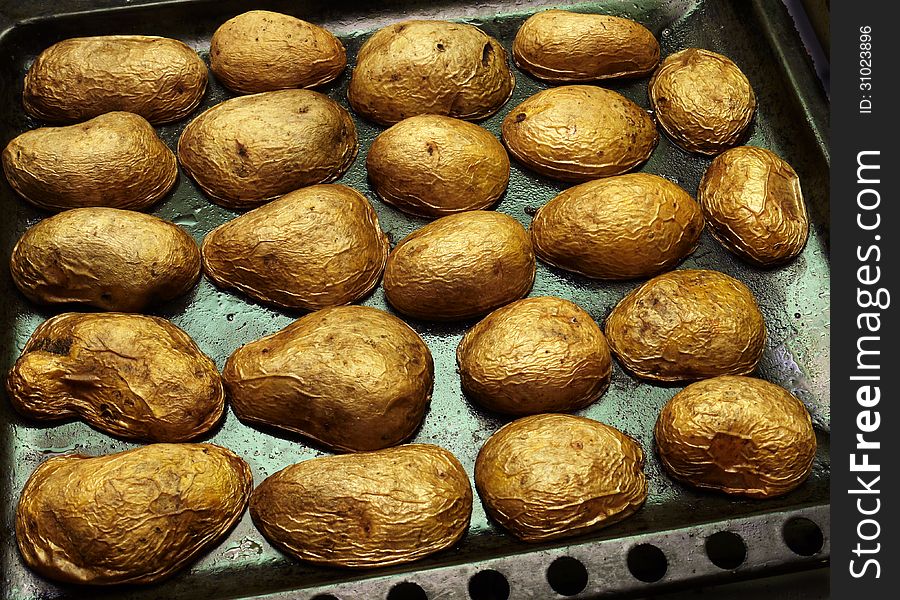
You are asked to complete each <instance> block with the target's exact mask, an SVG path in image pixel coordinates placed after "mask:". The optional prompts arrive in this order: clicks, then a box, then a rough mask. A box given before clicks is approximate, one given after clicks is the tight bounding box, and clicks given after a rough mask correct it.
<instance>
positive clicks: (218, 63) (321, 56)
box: [209, 10, 347, 94]
mask: <svg viewBox="0 0 900 600" xmlns="http://www.w3.org/2000/svg"><path fill="white" fill-rule="evenodd" d="M209 62H210V68H211V69H212V72H213V74H215V76H216V77H217V78H218V79H219V80H220V81H221V82H222V83H223V84H224V85H225V87H227V88H228V89H230V90H233V91H235V92H238V93H240V94H255V93H257V92H270V91H273V90H282V89H288V88H313V87H318V86H320V85H323V84H325V83H328V82H329V81H332V80H334V79H335V78H337V77H338V76H339V75H340V74H341V72H343V70H344V67H346V66H347V52H346V51H345V50H344V45H343V44H341V42H340V40H338V39H337V38H336V37H334V35H332V34H331V32H329V31H327V30H325V29H323V28H321V27H319V26H318V25H313V24H312V23H308V22H306V21H303V20H301V19H297V18H295V17H291V16H289V15H284V14H281V13H277V12H271V11H268V10H251V11H249V12H245V13H242V14H240V15H238V16H236V17H234V18H232V19H229V20H227V21H225V22H224V23H223V24H222V25H221V26H220V27H219V28H218V29H216V32H215V33H214V34H213V36H212V39H211V40H210V44H209Z"/></svg>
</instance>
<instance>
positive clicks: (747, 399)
mask: <svg viewBox="0 0 900 600" xmlns="http://www.w3.org/2000/svg"><path fill="white" fill-rule="evenodd" d="M654 434H655V437H656V446H657V449H658V450H659V458H660V460H661V461H662V463H663V466H665V468H666V470H667V471H668V472H669V474H670V475H671V476H672V477H673V478H675V479H677V480H679V481H682V482H684V483H687V484H688V485H693V486H696V487H699V488H704V489H710V490H717V491H720V492H725V493H726V494H735V495H739V496H750V497H751V498H771V497H773V496H780V495H782V494H786V493H788V492H789V491H791V490H793V489H794V488H796V487H797V486H799V485H800V484H801V483H803V481H804V480H805V479H806V477H807V476H808V475H809V472H810V470H811V469H812V463H813V458H815V456H816V434H815V432H814V431H813V427H812V421H811V420H810V417H809V413H808V412H807V411H806V407H805V406H803V403H802V402H800V401H799V400H798V399H797V398H795V397H794V396H793V395H791V393H790V392H788V391H787V390H785V389H784V388H781V387H779V386H777V385H775V384H772V383H769V382H767V381H763V380H761V379H754V378H752V377H733V376H727V375H726V376H722V377H715V378H713V379H706V380H704V381H698V382H696V383H692V384H691V385H689V386H687V387H686V388H684V389H683V390H681V391H680V392H678V393H677V394H675V396H674V397H673V398H672V399H671V400H669V402H668V403H667V404H666V405H665V406H664V407H663V409H662V412H661V413H660V414H659V420H658V421H657V422H656V428H655V429H654Z"/></svg>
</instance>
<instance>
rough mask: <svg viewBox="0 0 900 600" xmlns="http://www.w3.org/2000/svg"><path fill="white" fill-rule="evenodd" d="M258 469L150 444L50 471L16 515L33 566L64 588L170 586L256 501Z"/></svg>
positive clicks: (46, 468)
mask: <svg viewBox="0 0 900 600" xmlns="http://www.w3.org/2000/svg"><path fill="white" fill-rule="evenodd" d="M252 486H253V479H252V475H251V473H250V467H249V466H248V465H247V463H245V462H244V461H243V460H242V459H241V458H239V457H238V456H237V455H236V454H234V453H233V452H232V451H231V450H228V449H226V448H222V447H220V446H214V445H212V444H152V445H149V446H143V447H140V448H136V449H134V450H127V451H125V452H119V453H117V454H110V455H107V456H95V457H89V456H81V455H78V454H67V455H63V456H57V457H54V458H51V459H49V460H47V461H45V462H44V463H42V464H41V465H40V466H39V467H38V468H37V469H35V471H34V473H32V475H31V477H30V478H29V479H28V482H27V483H26V484H25V487H24V489H23V490H22V494H21V496H20V498H19V504H18V508H17V510H16V540H17V542H18V544H19V550H20V551H21V553H22V558H23V559H24V561H25V564H26V565H28V566H29V567H30V568H32V569H34V570H35V571H37V572H38V573H40V574H41V575H43V576H44V577H47V578H48V579H52V580H54V581H60V582H64V583H76V584H88V585H111V584H122V583H129V584H148V583H155V582H158V581H162V580H163V579H166V578H168V577H170V576H171V575H173V574H174V573H175V572H177V571H179V570H180V569H182V568H184V567H185V566H186V565H187V564H188V563H190V562H191V561H192V560H194V559H195V558H196V557H197V556H198V555H199V554H201V553H202V552H204V551H205V550H207V549H209V548H211V547H212V546H214V545H215V544H217V543H218V542H219V541H221V540H222V539H223V538H224V537H225V535H226V533H227V532H228V531H229V530H230V529H231V528H232V527H233V526H234V525H235V523H237V522H238V520H239V519H240V517H241V515H242V514H243V512H244V509H245V508H246V507H247V502H248V500H249V497H250V491H251V488H252Z"/></svg>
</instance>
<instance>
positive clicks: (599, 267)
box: [531, 173, 703, 279]
mask: <svg viewBox="0 0 900 600" xmlns="http://www.w3.org/2000/svg"><path fill="white" fill-rule="evenodd" d="M702 231H703V215H702V214H701V211H700V206H698V204H697V203H696V202H694V200H693V198H691V197H690V196H689V195H688V193H687V192H685V191H684V190H683V189H681V188H680V187H679V186H677V185H675V184H674V183H672V182H670V181H668V180H667V179H663V178H662V177H657V176H656V175H650V174H649V173H630V174H628V175H618V176H615V177H609V178H606V179H598V180H596V181H589V182H587V183H583V184H581V185H577V186H575V187H571V188H569V189H567V190H566V191H564V192H562V193H561V194H560V195H558V196H557V197H555V198H554V199H553V200H551V201H550V202H548V203H547V204H545V205H544V206H542V207H541V208H540V209H539V210H538V212H537V213H536V214H535V216H534V220H533V221H532V222H531V241H532V243H533V244H534V249H535V252H536V253H537V255H538V257H539V258H540V259H541V260H543V261H544V262H547V263H549V264H551V265H553V266H555V267H559V268H561V269H565V270H567V271H573V272H575V273H580V274H581V275H585V276H587V277H594V278H598V279H634V278H638V277H648V276H651V275H655V274H657V273H660V272H662V271H666V270H668V269H671V268H672V267H674V266H675V265H677V264H678V263H679V262H681V261H682V260H683V259H684V258H685V257H686V256H688V255H689V254H691V253H692V252H693V251H694V250H696V248H697V245H698V244H699V243H700V233H701V232H702Z"/></svg>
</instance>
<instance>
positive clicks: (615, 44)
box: [512, 10, 659, 83]
mask: <svg viewBox="0 0 900 600" xmlns="http://www.w3.org/2000/svg"><path fill="white" fill-rule="evenodd" d="M512 54H513V59H514V60H515V63H516V66H518V67H519V68H520V69H523V70H524V71H527V72H528V73H530V74H531V75H533V76H535V77H537V78H538V79H543V80H544V81H549V82H551V83H573V82H587V81H597V80H602V79H613V78H617V77H639V76H641V75H647V74H649V73H650V72H651V71H653V69H655V68H656V65H657V64H658V63H659V43H658V42H657V41H656V38H655V37H653V34H652V33H651V32H650V30H648V29H647V28H646V27H644V26H643V25H641V24H640V23H637V22H636V21H632V20H631V19H623V18H621V17H613V16H608V15H595V14H583V13H574V12H569V11H565V10H545V11H542V12H539V13H537V14H534V15H532V16H531V17H529V18H528V19H527V20H526V21H525V22H524V23H523V24H522V27H520V28H519V31H518V33H516V38H515V40H514V41H513V47H512Z"/></svg>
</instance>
